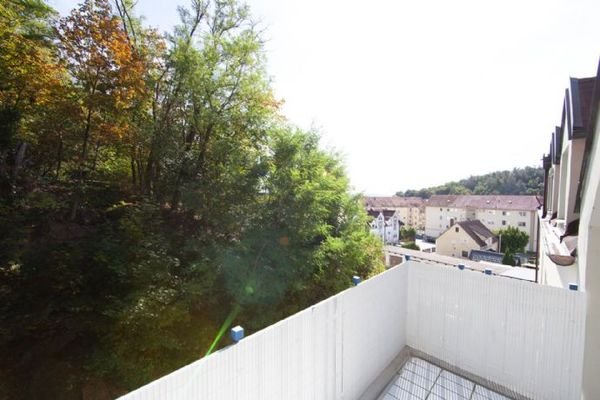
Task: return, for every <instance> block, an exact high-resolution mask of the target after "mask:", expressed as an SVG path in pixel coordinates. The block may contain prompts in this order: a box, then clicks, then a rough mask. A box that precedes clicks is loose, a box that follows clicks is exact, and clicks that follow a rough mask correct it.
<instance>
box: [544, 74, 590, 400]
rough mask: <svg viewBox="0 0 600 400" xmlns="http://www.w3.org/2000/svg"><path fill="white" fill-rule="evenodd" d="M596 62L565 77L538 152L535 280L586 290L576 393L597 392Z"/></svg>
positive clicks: (586, 396)
mask: <svg viewBox="0 0 600 400" xmlns="http://www.w3.org/2000/svg"><path fill="white" fill-rule="evenodd" d="M599 108H600V64H599V66H598V70H597V74H596V76H595V77H591V78H571V79H570V80H569V83H568V87H567V89H566V90H565V95H564V97H563V104H562V113H561V115H560V126H557V127H556V128H555V129H554V130H553V132H552V135H551V140H550V150H549V153H548V154H545V155H544V157H543V167H544V172H545V184H544V188H545V193H544V204H543V208H542V210H540V212H539V224H540V246H539V253H538V260H539V281H540V283H542V284H545V285H548V286H555V287H558V288H562V289H568V288H571V289H576V290H579V291H583V292H584V293H585V295H586V305H587V307H586V326H585V346H584V354H585V356H584V362H583V365H584V367H583V371H584V373H583V380H582V398H585V399H592V398H600V381H599V380H598V378H597V377H598V375H599V374H600V269H599V268H598V266H599V265H600V133H599V131H600V120H599Z"/></svg>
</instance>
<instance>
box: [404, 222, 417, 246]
mask: <svg viewBox="0 0 600 400" xmlns="http://www.w3.org/2000/svg"><path fill="white" fill-rule="evenodd" d="M416 236H417V231H415V228H413V227H411V226H408V227H407V226H403V227H402V228H400V238H401V239H402V240H404V241H407V242H414V241H415V237H416Z"/></svg>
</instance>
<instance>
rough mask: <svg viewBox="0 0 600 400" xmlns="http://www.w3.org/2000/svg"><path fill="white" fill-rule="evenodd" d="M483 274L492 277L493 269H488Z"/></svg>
mask: <svg viewBox="0 0 600 400" xmlns="http://www.w3.org/2000/svg"><path fill="white" fill-rule="evenodd" d="M483 272H484V273H485V274H486V275H491V274H492V269H491V268H486V269H485V270H484V271H483Z"/></svg>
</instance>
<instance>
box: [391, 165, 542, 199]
mask: <svg viewBox="0 0 600 400" xmlns="http://www.w3.org/2000/svg"><path fill="white" fill-rule="evenodd" d="M543 190H544V170H543V169H542V168H533V167H525V168H515V169H513V170H512V171H499V172H492V173H490V174H486V175H480V176H471V177H469V178H467V179H462V180H460V181H458V182H450V183H446V184H444V185H441V186H435V187H431V188H426V189H420V190H406V191H404V192H397V193H396V195H397V196H406V197H412V196H416V197H421V198H424V199H427V198H429V197H431V196H432V195H434V194H457V195H460V194H481V195H486V194H499V195H541V194H542V192H543Z"/></svg>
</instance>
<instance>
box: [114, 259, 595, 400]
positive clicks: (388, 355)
mask: <svg viewBox="0 0 600 400" xmlns="http://www.w3.org/2000/svg"><path fill="white" fill-rule="evenodd" d="M585 296H586V294H585V293H583V292H578V291H571V290H565V289H561V288H556V287H549V286H542V285H537V284H534V283H531V282H527V281H520V280H515V279H507V278H504V277H501V276H495V275H486V274H483V273H480V272H476V271H470V270H467V269H464V270H459V269H458V268H454V267H446V266H439V265H431V264H428V263H426V262H417V261H407V262H404V263H403V264H401V265H399V266H396V267H394V268H391V269H390V270H388V271H386V272H385V273H383V274H380V275H378V276H376V277H374V278H372V279H370V280H367V281H365V282H363V283H361V284H359V285H358V286H356V287H353V288H351V289H348V290H346V291H344V292H341V293H339V294H338V295H336V296H333V297H331V298H329V299H327V300H325V301H323V302H321V303H319V304H316V305H314V306H312V307H310V308H307V309H305V310H303V311H301V312H299V313H298V314H295V315H293V316H291V317H289V318H287V319H285V320H283V321H280V322H278V323H276V324H274V325H271V326H270V327H268V328H266V329H264V330H262V331H259V332H256V333H254V334H252V335H250V336H248V337H247V338H245V339H243V340H241V341H240V342H239V343H237V344H235V345H233V346H230V347H228V348H225V349H222V350H221V351H219V352H217V353H214V354H213V355H211V356H209V357H205V358H203V359H200V360H198V361H196V362H194V363H192V364H190V365H188V366H186V367H183V368H181V369H180V370H177V371H175V372H173V373H172V374H170V375H167V376H165V377H163V378H161V379H159V380H157V381H154V382H152V383H150V384H149V385H147V386H144V387H142V388H140V389H138V390H136V391H134V392H132V393H129V394H128V395H126V396H124V397H122V399H123V400H134V399H150V400H153V399H182V400H183V399H217V400H220V399H223V400H226V399H257V400H259V399H260V400H269V399H277V400H279V399H286V400H288V399H365V400H366V399H385V400H393V399H401V398H407V399H408V398H427V399H438V398H461V397H459V395H460V394H459V393H456V391H451V392H450V395H451V396H450V397H444V395H443V394H441V395H440V393H437V394H436V393H435V392H433V390H434V386H435V385H437V383H438V381H439V380H440V379H446V381H447V380H448V379H454V380H458V382H459V383H460V382H462V383H465V382H471V383H468V384H467V383H465V384H466V385H471V384H472V386H469V388H470V392H469V393H470V395H468V396H469V397H466V398H471V399H476V398H482V399H486V398H493V397H489V396H488V394H489V395H490V396H491V395H492V394H493V392H496V394H497V396H506V397H508V398H515V399H523V398H531V399H561V400H563V399H580V398H581V380H582V364H583V361H582V360H583V343H584V328H585V311H586V310H585V302H586V297H585ZM419 363H425V364H428V365H430V367H425V368H431V369H434V370H435V371H437V375H435V377H432V378H431V379H433V380H432V381H431V387H430V389H429V392H428V393H426V394H424V395H423V393H424V392H423V391H422V390H421V389H422V388H423V386H422V385H419V384H418V383H415V382H413V384H415V385H416V388H417V389H419V390H421V391H420V392H419V393H421V394H420V395H418V393H417V394H415V396H414V397H410V396H409V395H412V394H411V392H410V390H409V389H407V387H406V385H409V386H410V384H407V383H406V382H404V381H403V380H399V379H400V378H402V376H403V375H402V374H407V373H406V372H405V371H406V370H408V371H409V372H411V371H410V368H413V367H415V366H414V365H413V364H419ZM417 367H418V365H417ZM436 368H437V369H436ZM416 378H419V377H418V376H417V377H416ZM434 378H435V379H434ZM419 379H420V378H419ZM400 384H404V385H405V387H402V386H401V385H400ZM441 385H442V389H443V388H444V387H446V386H448V385H443V382H442V383H441ZM462 386H464V385H461V387H462ZM490 389H491V390H492V391H493V392H491V391H490ZM463 394H464V393H463ZM402 396H404V397H402ZM424 396H425V397H424ZM436 396H437V397H436ZM452 396H454V397H452ZM498 398H502V397H498Z"/></svg>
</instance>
